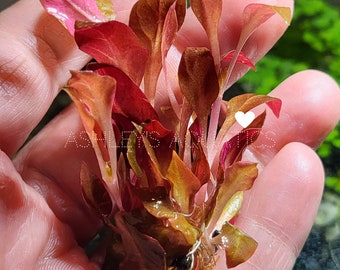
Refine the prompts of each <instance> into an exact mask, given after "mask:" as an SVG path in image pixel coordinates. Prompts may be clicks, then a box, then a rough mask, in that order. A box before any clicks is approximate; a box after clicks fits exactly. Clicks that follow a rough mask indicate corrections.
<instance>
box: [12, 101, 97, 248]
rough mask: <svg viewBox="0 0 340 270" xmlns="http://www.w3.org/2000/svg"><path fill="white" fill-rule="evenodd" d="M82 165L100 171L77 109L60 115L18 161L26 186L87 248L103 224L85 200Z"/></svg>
mask: <svg viewBox="0 0 340 270" xmlns="http://www.w3.org/2000/svg"><path fill="white" fill-rule="evenodd" d="M82 162H85V163H86V164H88V165H89V167H90V168H91V170H92V171H94V172H96V170H97V167H96V164H97V161H96V158H95V155H94V151H93V149H92V146H91V143H90V140H89V139H88V136H87V134H86V132H85V131H84V129H83V127H82V124H81V122H80V120H79V115H78V113H77V111H76V109H75V108H74V106H71V107H70V108H67V109H66V110H65V111H63V112H62V113H61V114H59V115H58V116H57V117H56V118H55V119H54V120H53V121H52V122H51V123H49V124H48V125H47V126H46V127H45V128H44V129H43V130H42V131H41V132H39V133H38V135H36V136H35V137H34V138H33V139H32V140H31V141H30V142H29V143H28V144H27V145H26V146H25V147H24V148H23V149H22V150H21V151H20V152H19V153H18V155H17V156H16V158H15V159H14V164H15V165H16V167H17V170H18V171H19V173H20V174H21V175H22V177H23V178H24V179H25V181H26V183H27V184H29V185H30V186H32V187H33V188H34V189H35V190H37V191H38V192H39V193H40V194H41V195H42V196H43V197H44V198H45V200H46V202H47V203H48V205H49V207H50V208H51V209H52V211H53V212H54V213H55V215H56V216H57V217H58V219H60V220H61V221H62V222H63V223H65V224H67V225H69V226H70V227H71V228H72V230H73V231H74V233H75V237H76V239H77V241H78V243H80V244H82V245H85V244H86V243H87V242H88V241H89V240H90V239H91V238H92V237H93V236H94V235H95V234H96V233H97V231H98V230H99V229H100V227H101V226H102V224H101V222H100V221H99V219H98V218H97V216H96V215H95V213H94V212H93V211H92V210H90V209H89V208H88V207H87V205H85V203H84V200H83V197H82V191H81V185H80V179H79V172H80V166H81V164H82ZM98 175H99V173H98Z"/></svg>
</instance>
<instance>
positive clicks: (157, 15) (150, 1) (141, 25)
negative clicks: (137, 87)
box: [129, 0, 186, 103]
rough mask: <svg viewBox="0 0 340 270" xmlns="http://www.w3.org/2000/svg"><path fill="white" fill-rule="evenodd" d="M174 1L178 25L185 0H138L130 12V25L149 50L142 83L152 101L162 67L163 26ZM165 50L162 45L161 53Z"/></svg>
mask: <svg viewBox="0 0 340 270" xmlns="http://www.w3.org/2000/svg"><path fill="white" fill-rule="evenodd" d="M175 2H176V15H177V25H178V27H180V26H181V25H182V23H183V21H184V17H185V12H186V1H185V0H177V1H176V0H161V1H158V0H140V1H138V2H137V3H136V4H135V5H134V7H133V8H132V10H131V13H130V20H129V25H130V27H131V28H132V29H133V31H134V32H135V33H136V34H137V36H138V37H139V38H140V39H141V41H142V42H143V44H144V46H145V47H146V48H148V49H149V51H150V58H149V61H148V62H147V66H146V71H145V78H144V85H145V93H146V96H147V97H148V98H149V100H150V101H151V102H152V103H153V101H154V97H155V93H156V85H157V81H158V76H159V73H160V71H161V68H162V38H163V31H164V29H163V28H164V24H165V20H166V17H167V14H168V12H169V10H170V7H171V6H172V4H173V3H175ZM170 16H171V14H170ZM169 25H172V24H168V26H169ZM166 38H167V39H168V40H167V41H169V40H171V39H172V38H171V37H169V36H166ZM164 42H165V43H164V44H166V43H167V42H166V41H164ZM164 44H163V45H164ZM167 47H168V45H167ZM166 50H167V49H166V48H165V47H164V48H163V55H164V53H165V52H166Z"/></svg>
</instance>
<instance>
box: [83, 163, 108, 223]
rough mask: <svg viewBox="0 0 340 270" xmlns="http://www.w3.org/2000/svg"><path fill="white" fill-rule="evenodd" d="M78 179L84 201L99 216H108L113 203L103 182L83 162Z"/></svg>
mask: <svg viewBox="0 0 340 270" xmlns="http://www.w3.org/2000/svg"><path fill="white" fill-rule="evenodd" d="M80 181H81V182H80V185H81V188H82V194H83V196H84V199H85V201H86V202H87V203H88V204H89V205H90V206H91V207H92V208H93V209H94V210H95V211H96V212H97V214H98V215H99V216H100V217H103V218H107V217H109V216H110V215H111V213H112V209H113V204H112V200H111V198H110V195H109V193H108V192H107V187H106V184H105V182H104V181H103V180H102V179H100V178H99V177H98V176H96V175H94V174H93V173H91V172H90V171H89V169H88V167H87V165H86V164H84V163H83V164H82V165H81V168H80Z"/></svg>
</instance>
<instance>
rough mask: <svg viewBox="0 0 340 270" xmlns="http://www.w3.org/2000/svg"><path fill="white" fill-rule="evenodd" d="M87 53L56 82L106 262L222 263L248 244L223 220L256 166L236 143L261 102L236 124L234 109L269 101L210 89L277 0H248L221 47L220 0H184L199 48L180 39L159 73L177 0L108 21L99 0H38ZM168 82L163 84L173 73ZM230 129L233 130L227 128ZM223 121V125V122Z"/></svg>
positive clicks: (177, 19)
mask: <svg viewBox="0 0 340 270" xmlns="http://www.w3.org/2000/svg"><path fill="white" fill-rule="evenodd" d="M41 2H42V4H43V5H44V7H45V8H46V10H47V11H49V12H50V13H52V14H53V15H55V16H56V17H57V18H59V19H60V20H61V21H62V22H63V23H64V24H65V26H66V27H67V28H68V30H69V31H70V33H71V34H72V35H74V38H75V41H76V43H77V44H78V46H79V48H80V49H81V50H82V51H84V52H86V53H87V54H88V55H89V56H91V58H93V59H94V60H93V61H91V62H89V63H88V64H87V66H86V67H85V69H84V70H82V71H71V74H72V77H71V78H70V80H69V81H68V83H67V85H66V86H65V87H64V89H65V90H66V91H67V93H68V94H69V95H70V96H71V98H72V100H73V101H74V103H75V105H76V106H77V108H78V111H79V114H80V116H81V119H82V122H83V125H84V128H85V130H86V132H87V134H88V136H89V139H90V140H91V143H92V146H93V148H94V151H95V154H96V157H97V161H98V165H99V169H100V175H97V174H96V173H95V172H93V171H90V169H89V166H88V165H87V164H85V163H84V164H83V165H82V168H81V175H80V179H81V187H82V191H83V195H84V199H85V201H86V202H87V204H88V205H89V207H91V208H93V209H94V210H95V211H96V213H97V214H98V216H99V217H100V218H101V219H102V220H103V223H104V224H105V225H106V227H107V230H106V232H105V236H104V237H102V238H100V242H101V245H104V246H105V249H106V263H105V267H107V268H110V269H133V268H136V269H214V267H215V266H216V263H217V261H219V260H225V263H224V264H225V265H226V266H227V267H228V268H229V267H234V266H236V265H238V264H240V263H242V262H244V261H246V260H247V259H248V258H249V257H250V256H251V255H252V254H253V253H254V251H255V249H256V247H257V243H256V241H255V240H253V239H252V238H251V237H249V236H248V235H246V234H244V233H243V232H241V231H240V230H239V229H238V228H237V227H235V226H234V225H233V218H234V217H235V216H236V215H237V213H238V211H239V209H240V207H241V204H242V199H243V192H244V191H245V190H248V189H250V188H251V187H252V185H253V182H254V180H255V179H256V177H257V174H258V169H257V164H255V163H252V162H248V161H243V160H242V154H243V152H244V150H245V149H246V147H247V146H248V145H249V144H251V143H253V142H254V141H255V140H256V139H257V137H258V136H259V134H260V131H261V127H262V125H263V123H264V120H265V115H266V113H265V111H263V112H262V113H259V114H258V115H257V116H256V118H255V119H254V121H252V122H251V124H250V125H248V126H247V127H245V128H243V129H242V128H240V126H239V125H238V124H237V123H236V119H235V113H237V112H239V111H241V112H244V113H245V112H248V111H249V110H251V109H253V108H255V107H257V106H258V105H260V104H263V103H266V104H267V105H268V107H269V108H270V109H271V110H272V111H273V113H274V114H275V115H276V116H279V112H280V108H281V101H280V100H278V99H276V98H272V97H269V96H261V95H254V94H245V95H241V96H237V97H235V98H233V99H231V100H229V101H228V102H227V101H224V100H223V99H222V96H223V93H224V91H225V90H226V89H227V88H228V87H229V86H230V84H231V80H230V78H231V77H232V73H233V71H234V70H235V67H236V66H237V65H247V66H248V67H250V68H253V69H254V68H255V67H254V64H253V63H252V62H251V60H250V59H249V58H248V57H247V56H246V55H245V54H244V53H243V52H242V48H243V47H244V45H245V44H246V42H247V40H248V38H249V37H250V36H251V35H252V33H253V32H254V31H255V30H256V29H257V28H258V27H259V26H260V25H261V24H263V23H264V22H265V21H267V20H268V19H269V18H270V17H272V16H273V15H275V14H279V15H281V16H282V18H283V19H284V20H286V21H287V22H288V21H289V20H290V10H289V8H285V7H277V6H269V5H264V4H249V5H248V6H246V8H245V9H244V11H243V28H242V30H241V32H240V38H239V42H238V44H237V45H236V47H235V48H234V50H231V51H227V52H224V51H221V49H220V48H221V46H220V42H221V41H222V42H223V39H226V38H228V37H224V36H223V37H221V36H220V35H219V31H218V25H219V19H220V16H221V11H222V0H191V1H190V6H191V9H192V11H193V13H194V14H195V15H196V17H197V19H198V21H199V22H200V23H201V25H202V26H203V28H204V30H205V32H206V34H207V37H208V40H209V46H208V47H188V48H186V49H185V50H184V52H183V54H182V58H181V61H180V63H179V65H178V73H177V78H176V79H175V80H174V78H172V77H171V75H170V72H169V67H168V66H169V62H168V61H167V54H168V52H169V50H170V49H171V48H172V46H173V43H174V41H175V39H176V34H177V32H178V31H179V30H180V28H181V26H182V24H183V22H184V19H185V15H186V13H187V3H186V1H185V0H139V1H136V3H135V4H134V6H133V8H132V10H131V13H130V17H129V25H126V24H123V23H121V22H119V21H116V20H114V18H115V11H114V2H111V1H110V0H96V1H95V0H87V1H83V0H68V1H66V0H41ZM174 81H175V83H174ZM235 129H236V130H237V129H238V131H237V132H236V133H235ZM232 130H233V132H232Z"/></svg>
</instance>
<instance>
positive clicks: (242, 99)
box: [215, 94, 282, 150]
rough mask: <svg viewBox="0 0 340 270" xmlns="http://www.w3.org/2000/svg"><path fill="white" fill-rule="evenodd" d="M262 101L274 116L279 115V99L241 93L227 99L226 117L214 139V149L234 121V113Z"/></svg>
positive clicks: (220, 142) (255, 105)
mask: <svg viewBox="0 0 340 270" xmlns="http://www.w3.org/2000/svg"><path fill="white" fill-rule="evenodd" d="M263 103H265V104H266V105H267V106H268V107H269V108H270V109H271V110H272V112H273V113H274V115H275V116H276V117H279V114H280V110H281V105H282V102H281V100H280V99H277V98H273V97H270V96H265V95H255V94H243V95H239V96H236V97H234V98H232V99H231V100H229V101H228V102H227V111H226V118H225V119H224V121H223V124H222V126H221V128H220V130H219V132H218V135H217V138H216V140H215V144H216V146H215V149H216V150H219V149H220V148H221V145H222V142H223V140H224V138H225V136H226V135H227V133H228V130H229V129H230V128H231V127H232V126H233V124H234V123H235V122H236V119H235V113H237V112H238V111H241V112H244V113H246V112H248V111H250V110H251V109H254V108H255V107H257V106H259V105H261V104H263Z"/></svg>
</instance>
